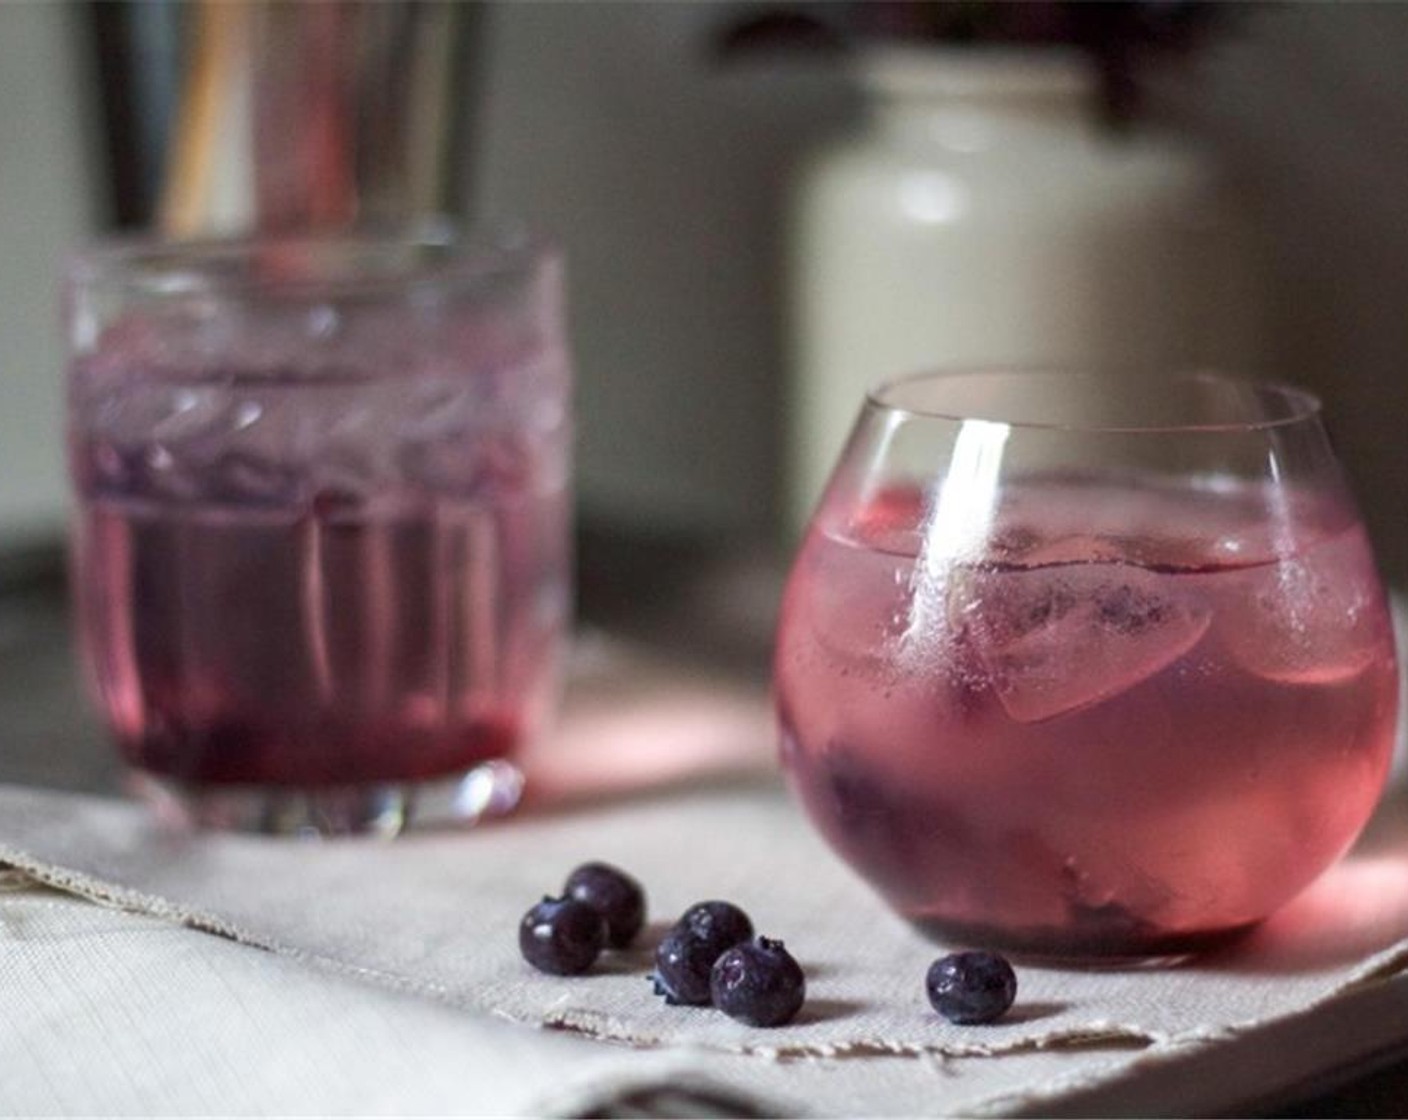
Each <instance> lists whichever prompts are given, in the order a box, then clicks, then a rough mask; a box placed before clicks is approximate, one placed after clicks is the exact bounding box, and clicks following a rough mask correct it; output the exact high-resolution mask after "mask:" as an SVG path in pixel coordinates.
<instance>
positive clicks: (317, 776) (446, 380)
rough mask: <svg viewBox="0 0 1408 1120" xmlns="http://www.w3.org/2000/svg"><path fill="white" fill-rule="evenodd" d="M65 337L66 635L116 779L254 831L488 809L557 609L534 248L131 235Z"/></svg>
mask: <svg viewBox="0 0 1408 1120" xmlns="http://www.w3.org/2000/svg"><path fill="white" fill-rule="evenodd" d="M68 324H69V333H70V339H71V345H72V349H73V354H74V357H73V363H72V367H71V371H70V377H69V435H70V455H71V464H72V477H73V482H74V487H75V489H76V491H77V499H78V501H77V511H76V517H75V523H74V534H73V573H74V587H75V593H76V598H77V618H78V623H79V629H80V635H81V637H82V639H83V647H84V650H85V659H86V663H87V667H88V670H89V676H90V679H91V681H92V684H93V686H94V690H95V692H96V694H97V696H98V698H99V701H100V705H101V708H102V710H103V713H104V715H105V716H106V718H107V722H108V724H109V725H110V727H111V729H112V732H113V734H114V735H115V737H116V739H117V741H118V744H119V746H120V748H121V750H122V753H123V756H124V758H125V760H126V762H127V764H128V766H129V767H130V769H131V771H132V773H133V774H134V775H135V776H136V778H137V779H138V781H137V785H138V786H139V788H140V789H141V790H143V791H144V792H146V793H149V794H152V795H153V796H154V798H155V799H156V800H157V802H158V804H160V805H163V806H166V807H168V808H174V809H176V810H177V811H178V812H179V814H180V816H181V818H182V819H185V820H188V821H193V822H196V823H200V824H207V825H215V826H230V827H249V828H257V829H264V830H270V831H305V830H313V831H319V832H342V831H351V832H356V831H379V832H394V831H396V830H398V829H399V828H400V827H401V826H402V825H403V824H404V823H405V822H406V820H407V819H408V817H409V815H410V814H411V812H412V811H413V809H415V807H416V806H417V805H419V807H420V812H421V814H422V815H425V813H426V810H427V805H428V803H429V804H430V807H431V808H433V811H434V812H435V813H436V814H440V813H446V814H450V815H454V816H458V817H475V816H477V815H480V814H482V813H485V812H493V811H497V810H501V809H504V808H506V807H508V806H510V805H511V804H512V803H513V802H514V801H515V800H516V798H517V795H518V791H519V788H520V785H521V780H520V775H519V774H518V773H517V770H516V768H515V767H514V764H513V763H514V758H515V757H516V755H517V754H518V749H519V746H520V744H521V743H522V742H523V741H524V740H525V738H527V737H529V736H531V735H532V734H533V733H534V731H535V729H536V728H538V727H539V725H540V724H541V722H542V721H543V719H544V717H545V715H546V713H547V711H548V710H549V708H550V705H551V702H552V700H553V696H554V691H555V681H556V663H557V659H558V647H559V643H560V638H561V636H562V631H563V628H564V625H565V621H566V616H567V612H568V599H569V587H568V574H567V557H568V512H567V511H568V499H567V485H568V476H569V431H570V388H569V382H570V376H569V363H568V361H567V358H566V353H565V345H564V340H563V333H562V311H561V292H560V268H559V266H558V261H557V258H556V255H555V254H554V253H553V252H552V251H550V250H547V249H545V248H543V247H542V246H539V245H537V244H535V243H533V242H532V241H531V240H530V239H527V238H524V237H518V236H513V235H509V234H502V235H494V236H486V237H484V238H480V239H474V238H467V237H465V236H463V235H460V234H458V233H456V232H455V231H453V230H451V229H449V228H445V227H440V226H435V225H432V226H428V227H426V228H424V229H419V230H416V231H410V232H406V233H404V234H399V233H398V234H386V235H380V234H347V235H342V236H327V237H306V238H262V239H258V240H250V241H229V242H213V243H208V244H174V245H173V244H161V243H153V242H137V243H123V244H116V245H109V246H104V247H100V248H97V249H95V250H93V251H91V252H89V253H86V254H84V255H83V256H82V257H81V258H80V259H79V260H78V261H77V262H76V264H75V266H74V268H73V269H72V272H71V274H70V277H69V290H68Z"/></svg>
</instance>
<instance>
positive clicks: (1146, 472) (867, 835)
mask: <svg viewBox="0 0 1408 1120" xmlns="http://www.w3.org/2000/svg"><path fill="white" fill-rule="evenodd" d="M775 673H776V693H777V704H778V711H779V717H780V724H781V740H782V748H781V749H782V757H783V761H784V766H785V768H786V770H787V772H788V775H789V778H790V780H791V782H792V784H793V786H794V789H795V791H796V792H797V794H798V795H799V796H800V799H801V801H802V803H803V804H804V805H805V807H806V809H807V810H808V812H809V814H810V816H811V817H812V819H813V820H814V822H815V823H816V824H817V826H818V827H819V828H820V829H821V831H822V832H823V833H824V834H825V836H826V838H827V839H828V841H829V842H830V843H831V845H832V846H833V847H834V848H835V849H836V851H838V852H839V853H840V854H841V855H842V856H843V857H844V858H845V859H846V860H848V861H849V862H850V863H851V864H852V865H853V866H854V867H855V868H856V869H857V870H858V871H859V872H860V874H861V875H862V876H864V877H865V878H866V879H867V880H868V881H869V882H870V883H871V884H872V885H873V886H874V887H875V888H876V889H877V890H878V891H879V892H880V893H881V894H882V895H883V896H884V897H885V899H886V900H887V901H888V902H889V903H890V904H891V905H892V906H893V907H894V908H895V909H896V910H897V911H898V912H899V913H901V914H902V915H904V916H905V917H906V918H908V919H909V920H910V921H912V922H913V923H915V924H916V925H917V926H919V927H920V928H921V929H923V930H925V931H927V932H930V933H932V934H934V935H936V936H939V937H942V938H945V939H960V940H964V941H968V942H976V943H980V944H984V945H997V946H1002V947H1005V948H1008V949H1012V950H1015V951H1019V952H1025V953H1026V954H1028V955H1031V956H1036V957H1042V958H1051V959H1067V960H1081V959H1090V958H1104V959H1107V960H1108V959H1112V958H1113V959H1123V960H1144V961H1150V960H1160V959H1169V958H1174V957H1177V956H1182V955H1186V954H1188V953H1190V952H1194V951H1197V950H1199V949H1202V948H1205V947H1207V946H1209V945H1212V944H1215V943H1217V942H1219V941H1221V940H1222V939H1223V938H1224V937H1226V936H1229V935H1231V934H1233V933H1235V932H1237V931H1240V930H1243V929H1245V928H1247V927H1248V926H1250V925H1252V924H1253V923H1256V922H1258V921H1259V920H1261V919H1263V918H1265V917H1266V916H1267V915H1269V914H1270V913H1271V912H1272V911H1274V910H1275V909H1276V908H1277V907H1279V906H1280V905H1282V904H1283V903H1284V902H1286V901H1287V900H1289V899H1290V898H1291V897H1292V896H1293V895H1295V894H1296V893H1297V892H1299V891H1300V890H1301V889H1302V888H1303V887H1305V886H1306V885H1307V884H1308V883H1309V882H1310V881H1311V880H1312V879H1314V878H1315V877H1316V876H1317V875H1318V874H1319V873H1320V872H1321V871H1323V870H1324V869H1325V868H1326V867H1327V866H1329V864H1330V863H1332V862H1333V861H1334V860H1335V859H1336V858H1337V857H1339V856H1340V855H1341V854H1342V853H1343V852H1344V851H1345V850H1346V849H1347V848H1348V846H1349V845H1350V844H1351V842H1352V841H1353V840H1354V838H1355V837H1356V836H1357V834H1358V833H1359V831H1360V830H1361V828H1362V827H1363V825H1364V824H1365V822H1366V820H1367V819H1368V817H1369V815H1370V813H1371V811H1372V809H1373V807H1374V805H1375V803H1376V801H1377V799H1378V796H1379V794H1380V792H1381V790H1382V787H1383V784H1384V781H1385V777H1386V774H1387V770H1388V764H1389V756H1390V753H1391V748H1392V740H1393V731H1394V716H1395V708H1396V704H1397V695H1396V689H1397V684H1396V669H1395V663H1394V648H1393V637H1392V632H1391V628H1390V623H1389V616H1388V612H1387V608H1386V604H1385V597H1384V593H1383V589H1382V587H1381V585H1380V582H1379V578H1378V575H1377V573H1376V570H1375V565H1374V560H1373V556H1372V555H1371V552H1370V547H1369V542H1368V540H1367V538H1366V536H1365V532H1364V529H1363V526H1362V525H1361V523H1360V519H1359V515H1358V513H1357V512H1356V509H1355V505H1354V503H1353V500H1352V498H1351V496H1350V494H1349V491H1348V488H1347V485H1346V481H1345V477H1344V473H1343V471H1342V469H1341V467H1340V465H1339V463H1338V462H1337V460H1336V458H1335V455H1334V453H1333V451H1332V449H1331V446H1330V443H1329V441H1328V439H1327V438H1326V435H1325V432H1324V429H1323V427H1322V425H1321V422H1320V417H1319V405H1318V402H1317V401H1316V400H1315V399H1314V398H1313V397H1311V396H1309V395H1308V394H1306V393H1303V392H1300V391H1298V390H1296V389H1292V388H1286V387H1281V386H1276V385H1270V384H1256V383H1252V382H1244V381H1237V380H1232V379H1227V378H1222V377H1217V376H1203V375H1199V376H1188V377H1170V378H1168V379H1167V380H1165V381H1163V382H1161V383H1160V384H1158V385H1154V386H1150V385H1149V384H1148V383H1147V382H1141V383H1139V384H1137V385H1136V384H1130V385H1128V386H1125V387H1120V386H1112V385H1111V383H1110V381H1109V380H1108V379H1106V378H1102V377H1092V376H1082V375H1079V374H1064V373H1054V372H987V373H972V374H951V375H931V376H922V377H916V378H912V379H908V380H902V381H898V382H895V383H892V384H890V385H887V386H885V387H884V388H881V389H879V390H878V391H876V392H875V393H874V394H872V395H871V396H870V397H869V398H868V399H867V400H866V402H865V405H864V407H863V409H862V411H861V415H860V419H859V422H858V424H857V426H856V428H855V430H854V432H853V434H852V436H851V439H850V442H849V443H848V445H847V446H846V449H845V451H844V453H843V455H842V457H841V460H840V463H839V465H838V466H837V468H836V470H835V472H834V474H833V475H832V478H831V480H830V483H829V486H828V488H827V490H826V492H825V495H824V496H823V498H822V500H821V503H820V505H819V507H818V509H817V511H816V513H815V515H814V517H813V519H812V522H811V524H810V526H809V529H808V533H807V536H806V539H805V542H804V543H803V545H802V547H801V551H800V553H799V555H798V557H797V560H796V563H795V566H794V568H793V571H792V574H791V578H790V581H789V583H788V587H787V592H786V596H785V599H784V603H783V609H782V618H781V625H780V632H779V638H778V646H777V653H776V665H775Z"/></svg>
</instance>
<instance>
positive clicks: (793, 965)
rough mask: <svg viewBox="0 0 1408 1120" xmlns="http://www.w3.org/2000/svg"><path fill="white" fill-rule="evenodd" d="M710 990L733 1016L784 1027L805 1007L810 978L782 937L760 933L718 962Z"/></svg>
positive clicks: (756, 1024)
mask: <svg viewBox="0 0 1408 1120" xmlns="http://www.w3.org/2000/svg"><path fill="white" fill-rule="evenodd" d="M709 991H710V996H711V998H712V999H713V1002H714V1006H715V1007H717V1008H718V1009H719V1010H720V1011H722V1012H723V1013H724V1014H725V1015H727V1016H729V1017H730V1018H732V1019H738V1020H740V1021H741V1022H744V1023H747V1024H749V1025H750V1026H754V1027H780V1026H782V1024H783V1023H789V1022H791V1021H792V1017H793V1016H794V1015H796V1014H797V1012H798V1011H799V1010H800V1009H801V1006H802V1002H803V1001H804V1000H805V999H806V997H807V979H806V977H805V976H804V975H803V974H802V966H801V965H799V964H798V963H797V962H796V960H794V959H793V957H792V954H791V953H789V952H788V951H787V949H786V947H785V946H784V945H783V944H782V942H781V941H771V940H769V939H768V938H766V937H760V938H758V939H757V940H756V941H747V942H744V943H743V944H742V945H735V946H734V947H733V948H732V949H730V950H728V951H727V952H726V953H724V955H723V956H721V957H720V958H719V959H718V960H717V961H715V962H714V969H713V972H712V973H711V974H710V977H709Z"/></svg>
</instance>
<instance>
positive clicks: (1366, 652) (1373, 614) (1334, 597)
mask: <svg viewBox="0 0 1408 1120" xmlns="http://www.w3.org/2000/svg"><path fill="white" fill-rule="evenodd" d="M1366 558H1367V549H1365V548H1364V546H1363V544H1362V541H1360V540H1358V539H1356V540H1345V541H1339V542H1332V543H1331V544H1329V545H1325V546H1322V547H1321V548H1319V549H1317V550H1315V552H1314V554H1313V557H1311V558H1307V557H1296V558H1294V559H1291V560H1287V561H1283V562H1282V563H1280V564H1277V565H1274V566H1267V567H1262V568H1257V569H1251V570H1248V571H1246V572H1244V573H1239V578H1240V580H1241V584H1242V586H1241V587H1240V589H1239V590H1240V592H1241V593H1240V594H1236V595H1231V596H1229V598H1228V601H1227V604H1226V605H1225V606H1224V607H1222V608H1221V609H1220V611H1219V623H1218V627H1219V629H1220V630H1221V631H1222V633H1223V640H1224V641H1225V642H1226V643H1227V647H1228V649H1229V650H1230V651H1231V653H1232V655H1233V656H1234V657H1235V658H1236V659H1237V661H1238V662H1239V663H1241V664H1242V665H1243V666H1245V667H1246V668H1247V669H1249V670H1250V671H1251V672H1253V673H1255V674H1256V675H1257V676H1259V677H1263V678H1265V679H1267V680H1273V681H1280V682H1283V683H1287V684H1334V683H1335V682H1337V681H1345V680H1349V679H1350V678H1351V677H1354V676H1357V675H1358V674H1359V673H1361V672H1362V671H1363V670H1364V669H1365V668H1366V667H1367V666H1368V665H1369V664H1370V663H1371V662H1372V661H1373V660H1374V659H1375V657H1377V656H1379V655H1380V654H1381V652H1382V651H1384V650H1385V649H1387V648H1388V646H1387V636H1386V634H1385V632H1384V619H1383V614H1382V611H1381V610H1379V609H1378V607H1377V603H1376V601H1375V598H1374V596H1373V595H1372V594H1371V590H1372V589H1373V588H1374V587H1375V586H1376V582H1375V579H1374V576H1373V573H1372V570H1371V569H1369V568H1368V566H1367V564H1366V563H1365V561H1366Z"/></svg>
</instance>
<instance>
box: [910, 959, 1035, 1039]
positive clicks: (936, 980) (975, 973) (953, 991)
mask: <svg viewBox="0 0 1408 1120" xmlns="http://www.w3.org/2000/svg"><path fill="white" fill-rule="evenodd" d="M925 987H926V988H927V989H928V992H929V1002H930V1003H931V1004H933V1005H934V1010H935V1011H937V1012H938V1013H939V1014H940V1015H942V1016H943V1017H944V1018H945V1019H947V1020H948V1021H949V1022H951V1023H991V1022H992V1021H993V1020H994V1019H997V1018H998V1017H999V1016H1001V1015H1002V1014H1003V1013H1004V1012H1005V1011H1006V1010H1007V1009H1008V1008H1009V1007H1011V1006H1012V1001H1013V1000H1014V999H1016V998H1017V974H1016V973H1015V972H1013V971H1012V966H1011V965H1010V964H1008V963H1007V960H1006V958H1004V957H1000V956H998V955H997V954H996V953H986V952H981V951H970V952H966V953H952V954H950V955H949V956H947V957H940V958H939V959H938V960H936V961H935V962H934V963H933V964H931V965H930V966H929V974H928V976H927V977H926V978H925Z"/></svg>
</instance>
